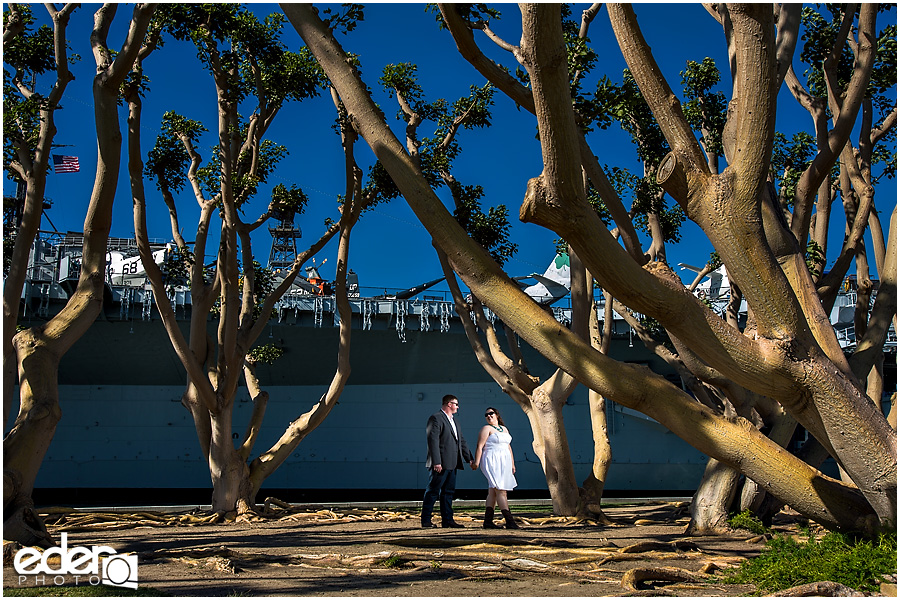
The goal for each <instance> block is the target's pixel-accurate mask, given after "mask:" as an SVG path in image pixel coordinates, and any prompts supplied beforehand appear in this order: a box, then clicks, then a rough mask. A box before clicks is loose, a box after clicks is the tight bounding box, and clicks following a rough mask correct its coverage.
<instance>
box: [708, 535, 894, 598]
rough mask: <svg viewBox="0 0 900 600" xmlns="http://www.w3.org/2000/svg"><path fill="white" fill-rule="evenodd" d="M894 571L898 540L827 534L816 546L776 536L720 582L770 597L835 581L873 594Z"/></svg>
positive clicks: (888, 537) (811, 540)
mask: <svg viewBox="0 0 900 600" xmlns="http://www.w3.org/2000/svg"><path fill="white" fill-rule="evenodd" d="M896 570H897V535H896V533H892V534H890V535H882V536H881V537H880V538H879V539H878V540H877V541H874V542H873V541H871V540H861V539H855V538H853V537H851V536H848V535H845V534H841V533H837V532H831V533H829V534H828V535H826V536H825V537H823V538H822V539H821V540H820V541H816V540H815V538H814V537H813V536H812V535H811V534H808V537H807V540H806V542H805V543H804V542H799V541H797V540H795V539H794V538H792V537H788V536H776V537H775V538H774V539H772V540H769V541H768V542H766V547H765V548H764V549H763V552H762V554H760V555H759V556H758V557H757V558H754V559H751V560H748V561H746V562H744V563H742V564H741V566H740V567H739V568H738V569H737V570H734V571H732V572H730V573H728V574H727V575H726V577H725V583H752V584H754V585H756V586H757V587H758V588H759V589H760V590H761V591H762V592H763V593H772V592H776V591H778V590H784V589H787V588H790V587H794V586H797V585H803V584H805V583H813V582H816V581H834V582H837V583H841V584H843V585H846V586H849V587H852V588H853V589H856V590H860V591H864V592H876V591H878V589H879V586H880V583H881V581H883V579H882V577H881V576H882V575H884V574H886V573H894V572H895V571H896Z"/></svg>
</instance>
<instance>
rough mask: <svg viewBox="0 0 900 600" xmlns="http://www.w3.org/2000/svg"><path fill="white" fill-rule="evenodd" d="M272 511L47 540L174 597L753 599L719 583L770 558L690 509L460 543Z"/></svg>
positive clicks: (781, 521) (456, 535)
mask: <svg viewBox="0 0 900 600" xmlns="http://www.w3.org/2000/svg"><path fill="white" fill-rule="evenodd" d="M270 508H271V511H270V513H269V515H270V518H267V519H264V520H259V521H253V522H240V523H235V522H231V523H219V524H209V523H202V522H201V521H202V520H203V516H202V515H186V514H180V515H179V514H174V515H167V516H166V517H165V518H161V517H160V515H159V514H151V513H139V514H137V515H134V514H132V515H127V516H125V515H120V516H115V515H110V514H85V513H78V514H68V515H62V516H54V517H52V518H51V519H49V520H50V521H53V522H56V523H57V524H56V525H53V526H50V527H49V529H50V532H51V533H52V534H53V536H54V539H56V540H59V539H60V538H59V534H60V533H62V532H63V531H66V532H67V533H68V547H69V548H73V547H76V546H86V547H90V546H93V545H107V546H110V547H112V548H114V549H115V550H116V551H117V552H119V553H136V554H137V556H138V565H139V567H138V577H139V585H140V586H141V587H144V586H149V587H152V588H154V589H156V590H158V591H159V592H160V593H161V594H166V595H172V596H311V595H315V596H394V597H400V596H415V597H438V596H445V597H446V596H518V597H537V596H626V595H676V596H726V597H733V596H743V595H748V594H752V593H753V592H754V591H755V590H754V588H753V587H752V586H745V585H725V584H722V583H718V582H716V581H715V575H716V574H717V573H720V572H721V571H720V570H721V569H722V568H726V567H728V566H732V565H735V564H737V563H739V562H740V561H742V560H745V559H747V558H750V557H753V556H756V555H757V554H758V553H759V552H760V550H761V549H762V547H763V544H764V540H763V539H762V538H761V537H756V536H754V535H753V534H751V533H748V532H746V531H736V532H734V533H731V534H728V535H718V536H707V537H686V536H684V535H683V530H684V527H685V524H686V523H687V520H688V519H687V512H686V510H687V504H686V503H685V502H659V503H650V504H642V505H611V506H607V505H604V510H605V512H606V514H607V516H608V517H609V518H611V519H612V520H613V524H612V525H600V524H597V523H591V522H576V521H575V520H574V519H565V518H555V517H548V516H547V515H548V513H549V510H547V509H540V508H539V507H533V506H532V507H527V506H526V507H514V513H515V514H516V516H517V518H518V519H519V521H520V524H521V529H519V530H508V529H495V530H485V529H483V528H482V526H481V515H482V514H483V510H480V509H478V508H476V507H472V508H457V521H458V522H459V523H461V524H463V525H464V528H462V529H443V528H438V529H422V528H420V527H419V518H418V511H417V510H416V509H415V508H407V509H393V510H391V509H386V508H377V509H373V508H368V509H365V508H344V509H340V508H335V509H334V510H328V509H324V508H323V507H321V506H316V507H292V508H291V509H290V510H283V511H282V512H281V513H280V514H279V513H278V512H277V510H278V507H270ZM207 519H208V517H207ZM437 521H438V522H439V519H438V520H437ZM176 522H178V523H184V524H179V525H177V526H176V525H173V524H174V523H176ZM500 522H501V520H500V519H497V523H498V524H499V523H500ZM797 522H798V520H797V519H796V518H794V517H792V516H791V515H788V514H785V513H783V514H782V515H779V517H778V520H777V521H776V529H779V530H782V531H797V529H796V527H797ZM188 523H191V524H188ZM8 552H9V549H6V548H5V552H4V555H5V557H4V569H3V588H4V589H6V588H9V587H19V586H20V585H21V586H24V587H30V586H34V585H35V581H33V578H34V576H29V577H26V578H25V580H24V581H20V579H21V578H20V576H18V575H17V574H16V573H15V572H14V571H13V569H12V567H11V562H10V560H8V557H9V554H8ZM648 569H649V570H650V571H648ZM635 570H636V571H635ZM642 575H643V576H648V577H650V579H649V580H647V581H644V580H643V579H644V577H643V576H642ZM51 579H52V577H49V576H48V577H47V581H46V583H47V584H48V585H49V584H51ZM664 579H672V580H675V581H672V580H669V581H664ZM66 583H67V584H71V583H72V581H71V577H68V578H67V579H66ZM80 585H85V583H84V581H83V580H82V582H81V583H80Z"/></svg>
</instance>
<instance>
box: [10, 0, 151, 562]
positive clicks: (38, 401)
mask: <svg viewBox="0 0 900 600" xmlns="http://www.w3.org/2000/svg"><path fill="white" fill-rule="evenodd" d="M155 8H156V5H147V4H140V5H138V6H137V7H136V8H135V10H134V16H133V19H132V21H131V25H130V31H129V36H128V38H127V41H126V42H125V44H124V45H123V47H122V49H121V51H120V52H119V54H118V56H117V59H116V61H115V62H114V63H112V62H111V61H109V59H110V52H109V49H108V48H107V46H106V33H107V32H108V30H109V26H110V24H111V22H112V20H113V18H114V16H115V12H116V6H115V5H104V6H103V7H101V8H100V9H99V10H98V11H97V14H96V17H95V20H94V31H93V33H92V36H91V39H92V42H93V46H94V50H95V58H96V60H97V75H96V76H95V78H94V83H93V94H94V114H95V126H96V129H95V130H96V134H97V149H98V153H99V157H98V161H97V175H96V179H95V182H94V188H93V191H92V193H91V200H90V204H89V207H88V212H87V216H86V218H85V222H84V245H83V248H82V259H81V273H80V275H79V279H78V286H77V288H76V289H75V292H74V293H73V294H72V295H71V296H70V297H69V301H68V302H67V303H66V306H65V307H64V308H63V309H62V310H61V311H60V312H59V313H58V314H57V315H55V316H54V317H53V318H52V319H51V320H50V321H49V322H47V323H45V324H44V325H42V326H40V327H34V328H31V329H29V330H26V331H23V332H20V333H19V334H17V335H16V337H15V338H14V345H15V349H16V354H17V358H18V365H19V382H20V383H19V385H20V404H21V406H20V409H19V417H18V418H17V419H16V424H15V426H14V427H13V429H12V430H11V431H10V433H9V434H8V435H7V436H6V438H5V439H4V441H3V446H4V456H3V479H4V521H5V522H6V521H7V520H8V519H10V518H12V519H13V520H12V521H10V522H9V528H8V529H7V528H6V524H5V526H4V538H6V539H12V540H14V541H18V542H20V543H23V544H27V543H34V537H35V536H37V537H38V538H40V537H41V535H42V532H41V531H39V530H37V529H35V528H34V525H36V523H39V522H40V519H38V518H37V515H36V514H35V513H34V511H33V508H31V507H32V504H31V499H30V497H31V492H32V490H33V489H34V481H35V477H36V476H37V472H38V469H39V468H40V464H41V462H42V461H43V459H44V455H45V454H46V451H47V448H49V446H50V442H51V441H52V439H53V434H54V432H55V430H56V424H57V423H58V422H59V419H60V409H59V393H58V387H57V386H58V382H57V375H58V365H59V360H60V359H61V358H62V356H63V355H65V353H66V352H67V351H68V350H69V349H70V348H71V347H72V345H73V344H74V343H75V342H76V341H77V340H78V339H79V338H80V337H81V336H82V335H83V334H84V333H85V332H86V331H87V329H88V328H89V327H90V326H91V324H93V322H94V320H95V319H96V318H97V315H98V314H100V309H101V307H102V303H103V286H104V283H103V282H104V279H105V277H104V275H105V273H106V243H107V239H108V237H109V229H110V225H111V222H112V205H113V200H114V199H115V191H116V182H117V181H118V175H119V166H120V164H121V149H122V135H121V130H120V128H119V121H118V118H119V112H118V105H117V97H118V91H119V86H120V84H121V83H122V81H123V80H124V78H125V75H126V74H127V72H128V70H129V69H130V66H131V64H132V63H133V61H134V59H135V57H136V56H137V52H138V50H139V49H140V43H141V40H143V38H144V34H145V33H146V30H147V25H148V24H149V22H150V18H151V16H152V15H153V11H154V10H155ZM5 326H6V323H5V322H4V327H5ZM7 483H9V484H10V485H9V487H7ZM14 507H15V508H14ZM15 515H18V516H15ZM19 535H21V536H23V539H18V538H17V537H15V536H19ZM48 537H49V536H48Z"/></svg>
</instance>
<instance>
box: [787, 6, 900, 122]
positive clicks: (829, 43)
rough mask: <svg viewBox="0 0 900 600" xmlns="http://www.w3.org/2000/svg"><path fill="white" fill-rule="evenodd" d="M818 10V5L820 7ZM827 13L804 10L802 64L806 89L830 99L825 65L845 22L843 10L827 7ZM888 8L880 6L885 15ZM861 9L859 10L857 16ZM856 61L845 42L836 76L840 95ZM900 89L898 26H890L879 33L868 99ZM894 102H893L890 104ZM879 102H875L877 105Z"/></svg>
mask: <svg viewBox="0 0 900 600" xmlns="http://www.w3.org/2000/svg"><path fill="white" fill-rule="evenodd" d="M817 6H818V5H817ZM823 6H824V10H821V9H817V8H813V7H807V8H804V9H803V12H802V16H801V20H802V24H803V27H804V30H803V31H804V33H803V35H802V38H801V39H802V40H803V42H804V43H803V45H802V47H801V49H800V60H802V61H803V62H804V63H806V64H807V66H808V68H807V69H806V70H805V71H804V73H805V75H806V78H807V85H808V86H809V90H810V92H811V93H812V94H813V95H814V96H818V97H820V98H824V97H826V95H827V91H828V90H827V87H826V83H825V74H824V72H823V69H822V67H823V64H824V61H825V58H826V57H827V56H828V55H829V54H830V53H831V50H832V48H833V46H834V43H835V40H836V38H837V34H838V32H839V30H840V27H841V19H842V18H843V15H844V13H843V6H844V5H839V4H825V5H823ZM888 6H889V5H882V6H879V9H878V10H879V11H880V12H882V11H885V10H887V9H888ZM858 12H859V9H858V7H857V14H858ZM854 63H855V60H854V57H853V52H852V50H851V48H850V44H849V43H848V42H844V44H843V45H842V48H841V53H840V57H839V59H838V63H837V68H836V73H837V84H838V88H839V90H838V93H839V94H840V91H842V90H845V89H846V88H847V85H848V84H849V83H850V78H851V77H852V75H853V66H854ZM896 85H897V26H896V24H893V23H892V24H889V25H888V26H887V27H885V28H884V29H883V30H881V32H879V33H878V37H877V40H876V55H875V65H874V68H873V70H872V76H871V78H870V80H869V87H868V89H867V91H866V93H867V95H868V96H870V97H872V98H877V97H880V96H882V95H883V94H885V93H886V92H887V91H888V90H890V89H891V88H893V87H895V86H896ZM889 102H891V101H889ZM877 103H878V102H877V101H876V104H877Z"/></svg>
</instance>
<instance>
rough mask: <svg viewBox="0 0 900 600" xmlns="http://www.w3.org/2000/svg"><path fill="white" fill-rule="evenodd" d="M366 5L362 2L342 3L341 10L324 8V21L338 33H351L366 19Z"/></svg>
mask: <svg viewBox="0 0 900 600" xmlns="http://www.w3.org/2000/svg"><path fill="white" fill-rule="evenodd" d="M364 11H365V6H363V5H362V4H342V5H341V7H340V10H338V9H337V8H334V9H332V8H331V7H326V8H324V9H323V10H322V14H323V17H322V21H324V22H325V24H326V25H328V28H329V29H331V30H332V31H334V32H338V33H344V34H347V33H350V32H351V31H353V30H354V29H356V26H357V25H358V24H359V22H360V21H364V20H365V12H364Z"/></svg>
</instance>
